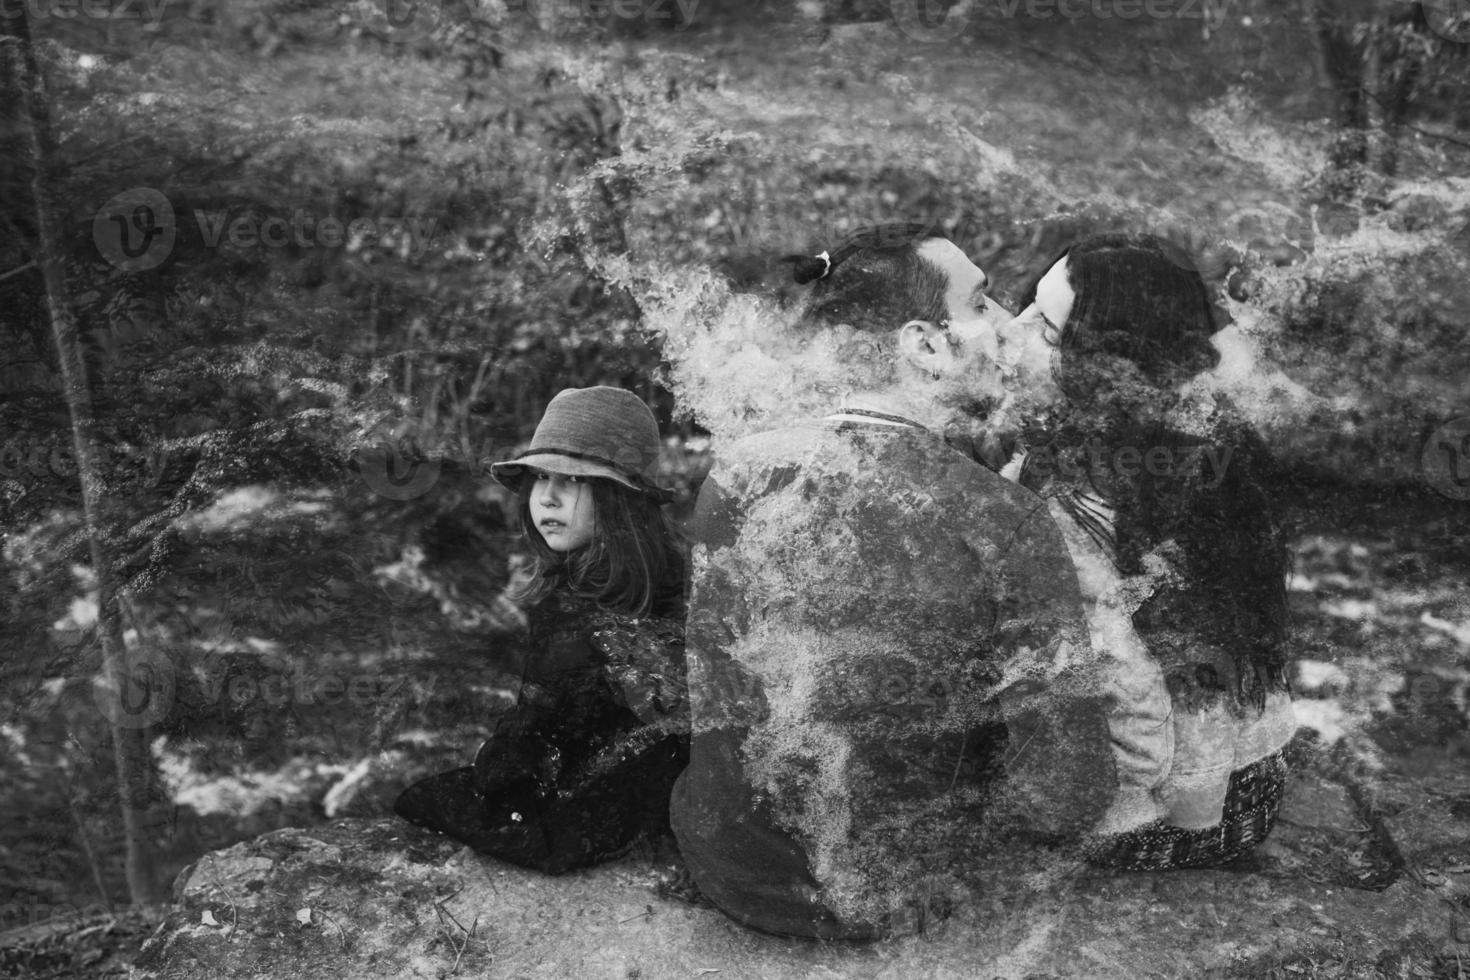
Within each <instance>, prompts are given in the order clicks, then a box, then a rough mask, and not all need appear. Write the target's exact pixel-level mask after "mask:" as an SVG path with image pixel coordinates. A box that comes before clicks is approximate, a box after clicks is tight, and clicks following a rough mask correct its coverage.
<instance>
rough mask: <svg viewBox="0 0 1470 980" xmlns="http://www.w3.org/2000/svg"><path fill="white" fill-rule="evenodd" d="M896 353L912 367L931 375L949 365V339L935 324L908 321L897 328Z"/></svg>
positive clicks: (925, 321) (927, 321) (924, 321)
mask: <svg viewBox="0 0 1470 980" xmlns="http://www.w3.org/2000/svg"><path fill="white" fill-rule="evenodd" d="M898 352H899V356H901V357H902V358H903V359H904V360H906V361H908V362H909V363H910V364H912V365H913V366H914V367H916V368H918V369H919V370H921V371H927V372H929V373H930V374H933V373H934V372H936V371H938V370H940V369H941V368H942V367H943V366H945V365H947V364H948V363H949V360H950V349H949V337H948V335H947V334H946V333H945V332H944V330H943V328H941V327H940V326H939V324H937V323H934V322H932V321H930V320H910V321H909V322H908V323H905V324H904V325H903V326H901V327H899V328H898Z"/></svg>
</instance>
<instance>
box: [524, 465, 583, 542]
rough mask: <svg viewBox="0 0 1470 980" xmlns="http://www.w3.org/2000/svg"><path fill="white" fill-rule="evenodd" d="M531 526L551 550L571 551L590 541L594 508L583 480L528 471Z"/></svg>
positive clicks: (558, 474)
mask: <svg viewBox="0 0 1470 980" xmlns="http://www.w3.org/2000/svg"><path fill="white" fill-rule="evenodd" d="M528 478H529V479H531V480H533V481H535V482H534V483H532V485H531V497H530V500H529V501H528V503H529V505H530V509H531V523H532V525H533V526H534V527H535V528H536V533H538V534H540V535H541V540H543V541H545V542H546V547H548V548H550V549H551V550H552V551H560V552H567V551H575V550H577V549H578V548H580V547H582V546H583V545H585V544H587V542H589V541H591V540H592V531H593V529H594V528H595V527H596V525H597V509H596V507H594V506H593V503H592V484H591V482H590V481H589V480H588V479H587V478H585V477H576V476H562V475H561V474H560V473H543V472H541V471H540V470H532V471H531V473H530V474H529V477H528Z"/></svg>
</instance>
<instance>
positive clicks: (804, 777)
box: [672, 226, 1114, 938]
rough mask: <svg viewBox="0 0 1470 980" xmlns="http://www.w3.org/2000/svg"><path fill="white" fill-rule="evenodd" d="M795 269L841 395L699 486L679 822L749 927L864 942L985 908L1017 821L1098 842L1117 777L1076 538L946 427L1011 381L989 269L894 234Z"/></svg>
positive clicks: (743, 449)
mask: <svg viewBox="0 0 1470 980" xmlns="http://www.w3.org/2000/svg"><path fill="white" fill-rule="evenodd" d="M796 279H797V281H798V282H815V283H816V285H815V286H814V287H813V290H812V296H811V297H810V303H809V306H808V309H807V312H806V314H805V316H804V318H803V326H804V327H805V328H807V329H812V330H819V329H827V330H832V331H835V333H836V335H837V342H836V343H835V344H834V348H835V349H837V350H839V351H841V352H843V353H842V354H841V355H840V356H841V358H842V360H843V366H844V368H845V369H846V371H847V374H848V380H849V382H850V384H849V386H848V390H849V394H848V396H847V397H846V399H845V400H844V401H843V403H842V404H841V405H840V406H837V408H838V411H836V412H835V413H834V414H832V415H830V416H828V417H827V418H825V419H821V420H817V421H813V422H809V423H806V424H801V425H795V426H792V427H789V428H785V429H780V430H776V431H773V432H768V433H763V434H760V435H756V436H752V437H748V438H745V439H741V440H739V441H737V442H735V443H734V444H732V445H730V446H728V447H724V448H723V449H722V451H721V453H720V459H719V462H718V464H717V465H716V467H715V469H714V471H713V472H712V473H711V475H710V477H709V479H708V480H707V481H706V483H705V485H704V488H703V490H702V491H701V493H700V497H699V501H698V504H697V507H696V511H695V515H694V518H693V521H692V523H691V526H690V530H691V534H692V537H693V540H694V548H693V554H692V577H691V594H690V619H689V630H688V639H687V642H688V649H689V668H690V678H689V684H690V697H691V703H692V708H693V729H694V738H693V745H692V748H691V761H690V766H689V768H688V770H687V771H686V772H685V773H684V775H683V776H682V777H681V778H680V781H679V783H678V784H677V785H676V788H675V791H674V801H673V807H672V819H673V825H674V830H675V833H676V835H677V836H678V838H679V844H680V848H681V850H682V852H683V854H684V857H685V860H686V861H687V863H688V866H689V869H690V873H691V876H692V877H693V879H694V882H695V884H696V885H697V886H698V887H699V889H700V890H701V891H702V892H703V893H704V894H705V895H706V896H707V897H708V898H710V899H711V900H712V901H713V902H714V903H715V904H716V905H718V906H719V907H720V908H722V909H723V910H724V911H725V912H726V913H728V914H729V915H731V916H732V917H733V918H735V919H736V920H738V921H740V922H742V923H744V924H746V925H749V926H752V927H755V928H759V929H763V930H766V931H769V932H775V933H781V934H786V935H797V936H814V937H823V938H873V937H877V936H881V935H885V934H892V933H896V932H904V931H911V930H913V929H915V928H922V926H923V923H924V920H925V918H926V917H928V916H930V915H932V914H935V913H936V912H940V913H942V911H943V910H944V908H945V907H946V906H947V905H950V904H952V903H953V902H954V901H955V900H962V899H964V898H965V897H966V896H967V895H970V894H972V893H973V890H974V888H975V886H976V883H977V880H978V879H977V872H979V871H980V870H982V869H983V868H984V866H985V865H986V864H987V863H988V862H989V861H991V859H992V857H993V855H994V854H995V852H996V849H997V847H998V846H1000V842H1002V841H1010V840H1013V839H1014V838H1015V835H1016V833H1017V828H1018V827H1020V826H1023V825H1024V826H1025V827H1026V828H1028V830H1029V832H1030V833H1031V834H1032V835H1033V836H1035V837H1040V838H1047V837H1050V836H1055V835H1067V834H1075V833H1077V832H1078V831H1080V830H1082V829H1084V828H1087V827H1090V826H1091V825H1092V823H1093V822H1095V820H1096V819H1097V817H1098V815H1099V814H1100V813H1101V812H1102V810H1103V809H1104V808H1105V807H1106V805H1107V803H1108V801H1109V799H1110V797H1111V794H1112V790H1113V787H1114V776H1113V768H1112V761H1111V758H1110V757H1109V754H1108V745H1107V734H1106V724H1105V721H1104V715H1103V706H1102V703H1101V695H1100V694H1099V693H1098V691H1097V690H1096V689H1095V684H1094V681H1093V675H1092V673H1091V671H1090V660H1091V654H1090V650H1089V646H1088V642H1087V630H1086V619H1085V617H1084V614H1083V608H1082V604H1081V599H1080V596H1079V594H1078V587H1077V580H1076V576H1075V573H1074V571H1073V567H1072V564H1071V561H1070V559H1069V557H1068V553H1067V549H1066V546H1065V544H1064V543H1063V541H1062V539H1061V537H1060V536H1059V534H1058V532H1057V531H1056V529H1055V527H1054V526H1053V524H1052V522H1051V519H1050V517H1049V516H1048V513H1047V509H1046V507H1045V505H1044V503H1043V502H1042V501H1041V500H1040V499H1039V498H1037V497H1036V496H1035V495H1033V494H1031V493H1030V492H1029V491H1026V490H1024V489H1022V488H1020V487H1018V486H1016V485H1015V484H1013V483H1010V482H1009V481H1007V480H1004V479H1002V478H1001V477H1000V476H998V475H997V474H996V473H994V472H992V471H991V470H989V469H987V468H985V467H984V466H981V465H980V464H979V463H977V462H976V461H975V460H974V459H972V458H970V457H969V456H967V455H965V454H963V453H961V452H958V451H957V450H955V449H953V448H951V447H950V446H949V445H947V444H946V443H945V441H944V439H943V438H942V437H941V435H940V434H939V433H942V432H943V431H945V429H946V428H948V427H950V425H951V423H952V422H953V421H954V420H955V418H956V415H957V413H958V410H959V408H960V406H969V407H970V408H971V410H972V411H980V412H984V411H987V410H988V409H990V408H992V407H993V405H994V399H993V397H991V393H998V392H1000V390H1001V388H1000V384H999V376H998V370H997V368H996V366H995V363H994V360H993V353H994V336H995V334H994V329H995V325H996V323H997V321H998V320H1000V319H1003V318H1007V314H1005V312H1004V311H1003V310H1000V309H999V308H998V307H996V306H995V304H994V303H993V301H991V300H990V299H989V297H987V296H986V295H985V292H984V289H985V286H986V279H985V276H984V274H983V273H982V272H981V271H980V270H979V269H978V268H976V267H975V266H974V265H973V264H972V263H971V262H970V261H969V260H968V259H967V258H966V257H965V256H964V254H963V253H962V252H961V251H960V250H959V249H958V248H957V247H955V245H954V244H953V243H951V242H949V241H947V240H945V239H942V238H937V237H933V236H930V235H928V234H926V233H925V232H924V230H923V229H921V228H916V227H912V226H897V227H894V226H887V227H880V228H876V229H867V230H865V231H863V232H860V233H858V234H856V235H854V236H852V237H851V238H850V239H848V240H847V241H846V242H844V243H843V244H842V245H841V246H840V247H838V248H836V249H833V250H831V251H829V252H823V253H822V254H821V255H818V256H814V257H802V258H800V259H798V261H797V265H796Z"/></svg>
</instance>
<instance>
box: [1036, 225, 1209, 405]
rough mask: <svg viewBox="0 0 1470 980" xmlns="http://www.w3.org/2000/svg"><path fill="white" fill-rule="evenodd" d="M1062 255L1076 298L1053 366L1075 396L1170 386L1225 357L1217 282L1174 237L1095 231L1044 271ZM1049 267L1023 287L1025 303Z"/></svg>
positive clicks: (1103, 396) (1093, 397) (1082, 399)
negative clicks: (1211, 286) (1214, 294)
mask: <svg viewBox="0 0 1470 980" xmlns="http://www.w3.org/2000/svg"><path fill="white" fill-rule="evenodd" d="M1062 259H1066V260H1067V280H1068V282H1069V283H1070V285H1071V286H1072V289H1073V291H1074V292H1075V294H1076V301H1075V302H1074V303H1073V305H1072V313H1071V315H1070V316H1068V317H1067V322H1066V323H1063V324H1059V326H1060V327H1061V338H1060V340H1059V341H1058V343H1057V354H1056V357H1055V360H1054V363H1053V371H1054V374H1055V376H1056V381H1057V384H1058V385H1059V386H1060V387H1061V389H1062V391H1063V392H1064V393H1065V394H1066V395H1067V397H1068V398H1069V399H1071V400H1072V401H1073V402H1074V403H1078V404H1082V403H1092V402H1096V401H1109V400H1112V399H1114V398H1115V397H1117V396H1121V397H1125V398H1126V397H1127V396H1128V395H1129V394H1130V393H1131V394H1133V395H1135V396H1136V395H1140V394H1142V393H1143V392H1144V391H1145V390H1147V389H1153V390H1154V391H1162V390H1165V389H1170V388H1173V387H1174V386H1177V385H1178V384H1180V383H1181V382H1183V381H1186V380H1188V379H1189V378H1192V377H1194V376H1195V375H1196V374H1198V373H1200V372H1201V371H1208V370H1209V369H1211V368H1213V367H1214V366H1215V365H1216V364H1218V363H1219V360H1220V357H1219V352H1218V351H1216V350H1215V348H1214V346H1213V345H1212V344H1211V343H1210V337H1211V335H1213V334H1214V333H1215V329H1216V324H1215V318H1214V313H1213V309H1212V306H1211V303H1210V294H1209V290H1208V288H1206V286H1205V282H1204V279H1203V278H1202V277H1201V276H1200V274H1199V271H1198V269H1196V267H1195V265H1194V263H1193V261H1192V260H1191V259H1190V258H1189V256H1188V254H1186V253H1185V252H1183V251H1182V250H1181V249H1179V248H1178V247H1177V246H1175V245H1174V244H1173V243H1171V242H1169V241H1167V240H1165V239H1163V238H1159V237H1157V236H1155V235H1123V234H1109V235H1094V236H1092V237H1090V238H1085V239H1083V240H1082V241H1080V242H1077V243H1075V244H1074V245H1072V246H1070V247H1068V248H1067V249H1065V250H1063V251H1062V253H1061V254H1060V255H1058V256H1056V258H1054V259H1052V260H1051V261H1050V262H1048V263H1047V265H1046V267H1045V268H1044V269H1043V270H1042V273H1041V275H1045V273H1046V271H1047V270H1049V269H1050V268H1051V267H1052V266H1053V265H1055V264H1056V263H1057V262H1059V261H1061V260H1062ZM1041 275H1038V276H1037V277H1036V278H1035V279H1034V280H1032V281H1031V283H1030V284H1029V286H1028V287H1027V289H1026V291H1025V292H1024V294H1023V295H1022V298H1021V308H1022V309H1025V308H1026V307H1028V306H1030V305H1031V304H1032V303H1033V302H1034V301H1035V299H1036V287H1037V285H1038V283H1040V281H1041ZM1119 388H1123V389H1125V390H1123V391H1118V390H1117V389H1119ZM1130 388H1131V392H1130V391H1129V390H1127V389H1130Z"/></svg>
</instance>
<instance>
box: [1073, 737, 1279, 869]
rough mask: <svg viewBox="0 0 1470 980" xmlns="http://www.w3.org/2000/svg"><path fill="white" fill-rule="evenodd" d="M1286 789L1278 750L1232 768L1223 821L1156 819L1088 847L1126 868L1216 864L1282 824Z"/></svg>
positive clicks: (1093, 856) (1108, 863)
mask: <svg viewBox="0 0 1470 980" xmlns="http://www.w3.org/2000/svg"><path fill="white" fill-rule="evenodd" d="M1285 789H1286V759H1285V753H1284V752H1276V753H1274V754H1272V755H1268V756H1266V757H1265V758H1264V759H1261V760H1260V761H1258V762H1253V763H1251V764H1250V765H1248V766H1246V767H1245V768H1244V769H1237V770H1236V771H1235V772H1233V773H1231V774H1230V784H1229V786H1228V788H1227V789H1226V791H1225V807H1224V810H1223V812H1222V814H1221V818H1220V822H1219V823H1218V824H1216V825H1215V826H1214V827H1208V828H1205V829H1203V830H1184V829H1182V828H1179V827H1171V826H1169V825H1168V824H1165V823H1164V822H1162V821H1155V822H1154V823H1151V824H1149V825H1147V826H1144V827H1140V828H1139V829H1137V830H1130V831H1128V832H1127V833H1125V834H1115V835H1112V836H1109V837H1105V838H1102V839H1101V840H1098V841H1096V842H1094V843H1092V844H1091V845H1089V847H1088V848H1087V858H1088V860H1089V861H1092V862H1093V863H1094V864H1099V865H1102V866H1104V867H1108V868H1116V869H1118V870H1121V871H1164V870H1167V869H1169V868H1210V867H1215V866H1217V865H1221V864H1225V863H1226V862H1227V861H1232V860H1234V859H1235V858H1237V857H1239V856H1240V855H1242V854H1244V853H1245V852H1246V851H1248V850H1250V849H1251V848H1252V847H1255V846H1256V845H1257V844H1259V843H1261V842H1262V841H1264V840H1265V839H1266V837H1267V835H1269V834H1270V833H1271V828H1272V827H1273V826H1275V824H1276V813H1277V811H1278V810H1279V809H1280V808H1281V796H1282V793H1283V792H1284V791H1285Z"/></svg>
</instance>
